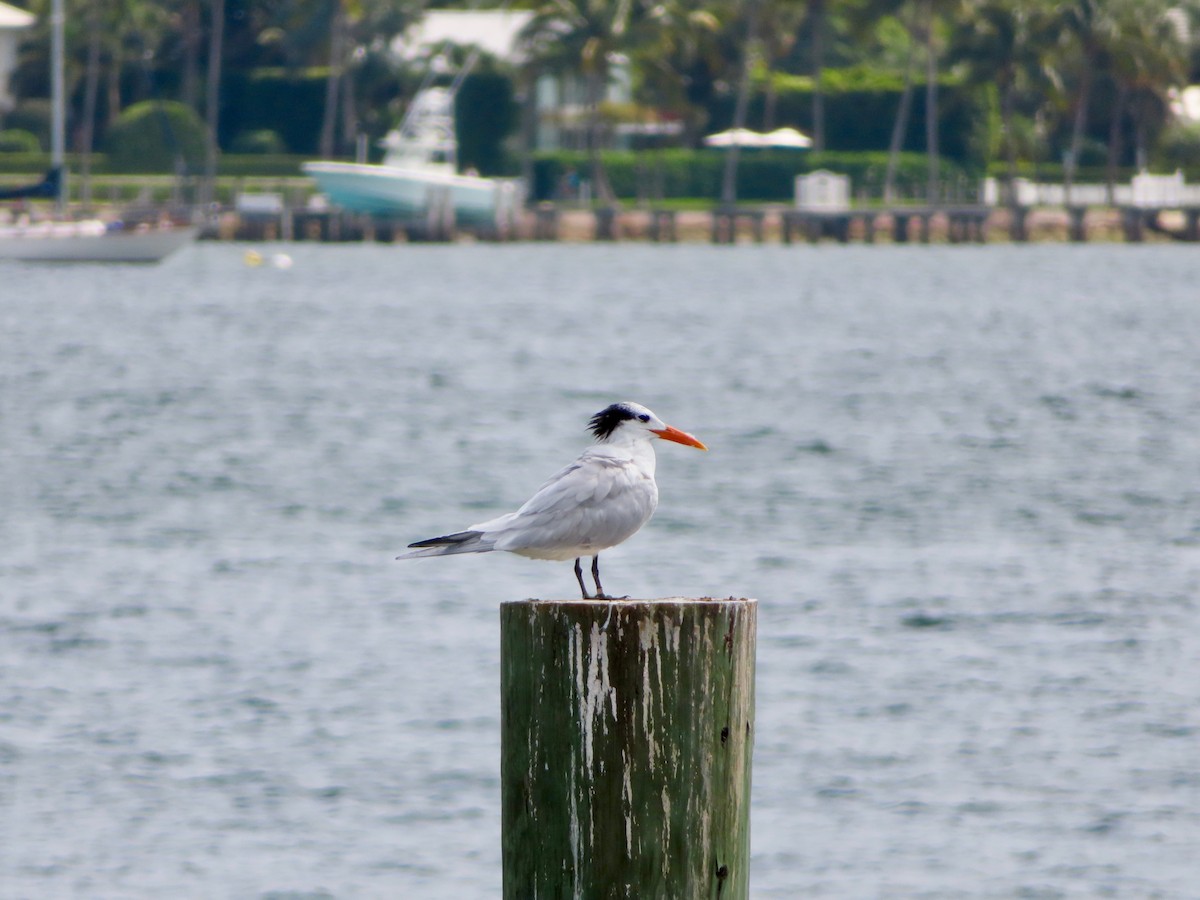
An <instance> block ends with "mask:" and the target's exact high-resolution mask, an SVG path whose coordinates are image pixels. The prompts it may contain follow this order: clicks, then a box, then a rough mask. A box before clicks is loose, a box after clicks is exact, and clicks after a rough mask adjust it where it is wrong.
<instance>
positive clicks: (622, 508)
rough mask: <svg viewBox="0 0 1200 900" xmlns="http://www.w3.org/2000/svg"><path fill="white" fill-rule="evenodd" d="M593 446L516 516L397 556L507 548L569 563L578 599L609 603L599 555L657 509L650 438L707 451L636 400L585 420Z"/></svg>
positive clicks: (509, 515) (430, 541) (420, 543)
mask: <svg viewBox="0 0 1200 900" xmlns="http://www.w3.org/2000/svg"><path fill="white" fill-rule="evenodd" d="M588 426H589V428H590V430H591V432H592V434H593V435H594V436H595V438H596V443H595V444H593V445H592V446H591V447H588V448H587V449H586V450H584V451H583V453H582V454H581V455H580V457H579V458H578V459H577V460H575V462H573V463H571V464H570V465H569V466H567V467H566V468H565V469H563V470H562V471H560V472H558V473H556V474H555V475H554V476H553V477H552V478H551V479H550V480H549V481H547V482H546V483H545V484H543V485H542V486H541V488H539V489H538V492H537V493H536V494H534V495H533V496H532V497H531V498H530V499H529V500H528V501H526V503H525V505H524V506H522V507H521V508H520V509H518V510H517V511H516V512H512V513H507V514H506V515H503V516H498V517H497V518H495V519H489V520H488V521H486V522H480V523H479V524H478V525H471V526H470V527H468V528H467V529H466V530H465V531H457V532H455V533H454V534H444V535H442V536H441V537H435V538H428V539H427V540H423V541H417V542H416V543H413V544H409V545H408V546H409V547H410V548H412V552H411V553H405V554H402V555H400V556H397V557H396V559H417V558H419V557H425V556H453V555H454V554H457V553H488V552H490V551H492V550H507V551H508V552H509V553H516V554H517V555H518V556H525V557H528V558H530V559H549V560H560V561H565V560H568V559H574V560H575V578H576V580H577V581H578V582H579V589H580V591H582V592H583V599H585V600H613V599H616V598H614V597H610V596H609V595H608V594H606V593H604V588H602V587H601V586H600V551H602V550H607V549H608V548H609V547H615V546H617V544H620V543H621V542H622V541H625V540H627V539H628V538H630V537H632V536H633V535H634V534H636V533H637V531H638V529H640V528H641V527H642V526H643V525H645V524H646V522H648V521H649V520H650V517H651V516H652V515H654V510H655V509H656V508H657V507H658V485H657V484H655V483H654V463H655V458H654V446H653V442H654V441H655V440H656V439H662V440H664V441H674V442H675V443H677V444H683V445H685V446H687V447H696V448H698V449H700V450H707V449H708V448H707V447H705V446H704V444H702V443H700V441H698V440H696V438H694V437H692V436H691V435H690V434H688V433H686V432H684V431H680V430H679V429H677V428H672V427H671V426H670V425H668V424H666V423H665V422H663V420H662V419H660V418H659V417H658V416H656V415H655V414H654V413H652V412H651V411H650V410H648V409H646V407H644V406H641V405H639V404H637V403H630V402H624V403H614V404H612V405H611V406H608V407H605V408H604V409H602V410H600V412H598V413H596V414H595V415H594V416H592V418H591V421H590V422H589V423H588ZM585 556H590V557H592V580H593V581H594V582H595V583H596V593H595V594H594V595H593V594H589V593H588V589H587V585H585V584H584V581H583V568H582V566H581V565H580V560H581V559H582V558H583V557H585Z"/></svg>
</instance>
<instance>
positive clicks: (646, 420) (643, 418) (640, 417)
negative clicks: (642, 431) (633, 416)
mask: <svg viewBox="0 0 1200 900" xmlns="http://www.w3.org/2000/svg"><path fill="white" fill-rule="evenodd" d="M638 418H639V419H641V420H642V421H643V422H649V421H650V417H649V416H648V415H646V414H645V413H642V414H641V415H640V416H638Z"/></svg>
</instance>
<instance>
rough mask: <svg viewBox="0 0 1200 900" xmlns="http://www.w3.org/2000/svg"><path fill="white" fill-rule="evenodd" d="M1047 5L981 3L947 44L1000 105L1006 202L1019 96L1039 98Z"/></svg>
mask: <svg viewBox="0 0 1200 900" xmlns="http://www.w3.org/2000/svg"><path fill="white" fill-rule="evenodd" d="M1052 3H1053V0H982V2H979V3H978V4H976V5H975V6H974V7H973V8H972V10H971V15H970V17H969V18H970V21H969V23H967V24H966V25H965V26H964V27H963V28H961V29H959V30H958V31H957V32H956V34H955V36H954V41H953V47H952V54H951V55H952V61H953V62H954V63H956V64H960V65H962V66H963V67H964V68H965V71H966V74H967V78H968V80H969V81H970V82H971V83H973V84H976V85H994V86H995V88H996V92H997V94H998V98H999V104H1000V140H1001V152H1002V153H1003V155H1004V160H1005V193H1006V195H1007V199H1009V200H1011V199H1012V184H1013V181H1014V179H1015V178H1016V174H1017V135H1016V129H1017V121H1016V120H1017V114H1018V109H1019V103H1020V100H1021V96H1022V93H1023V92H1029V91H1031V90H1032V91H1033V92H1034V93H1043V92H1044V91H1045V90H1046V89H1047V88H1048V87H1049V85H1048V82H1047V77H1046V67H1047V52H1048V49H1049V45H1048V43H1047V37H1046V36H1047V35H1053V28H1052V27H1051V24H1052V18H1053V15H1054V9H1053V5H1052Z"/></svg>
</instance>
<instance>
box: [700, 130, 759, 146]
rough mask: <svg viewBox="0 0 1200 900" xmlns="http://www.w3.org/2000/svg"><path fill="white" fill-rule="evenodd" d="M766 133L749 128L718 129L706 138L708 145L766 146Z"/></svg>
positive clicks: (706, 144) (705, 142)
mask: <svg viewBox="0 0 1200 900" xmlns="http://www.w3.org/2000/svg"><path fill="white" fill-rule="evenodd" d="M765 137H766V135H762V134H759V133H758V132H757V131H751V130H750V129H749V128H730V129H729V130H728V131H718V132H717V133H716V134H710V135H709V136H708V137H706V138H705V139H704V146H706V147H734V146H737V147H765V146H767V145H766V144H765V143H764V138H765Z"/></svg>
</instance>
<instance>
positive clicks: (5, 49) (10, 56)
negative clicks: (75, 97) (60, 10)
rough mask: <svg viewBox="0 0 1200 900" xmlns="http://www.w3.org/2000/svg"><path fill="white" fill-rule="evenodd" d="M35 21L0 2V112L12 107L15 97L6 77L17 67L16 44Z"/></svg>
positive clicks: (27, 14)
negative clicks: (23, 32)
mask: <svg viewBox="0 0 1200 900" xmlns="http://www.w3.org/2000/svg"><path fill="white" fill-rule="evenodd" d="M36 21H37V17H36V16H34V15H33V14H32V13H27V12H25V10H23V9H17V8H16V7H15V6H9V5H8V4H7V3H2V2H0V113H6V112H8V111H9V110H10V109H12V108H13V106H14V104H15V103H16V98H15V97H13V95H12V94H11V93H10V91H9V89H8V79H9V76H10V75H12V71H13V69H15V68H16V67H17V44H19V43H20V41H21V38H22V37H23V35H22V34H21V32H22V31H24V30H25V29H26V28H29V27H30V26H32V25H33V23H34V22H36Z"/></svg>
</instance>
